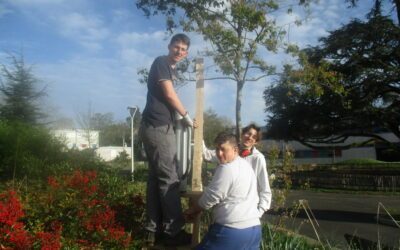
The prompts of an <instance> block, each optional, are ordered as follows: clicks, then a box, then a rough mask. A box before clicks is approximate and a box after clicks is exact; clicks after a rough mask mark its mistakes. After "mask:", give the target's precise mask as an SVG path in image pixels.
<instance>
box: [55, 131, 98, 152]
mask: <svg viewBox="0 0 400 250" xmlns="http://www.w3.org/2000/svg"><path fill="white" fill-rule="evenodd" d="M53 133H54V135H55V136H56V137H58V138H59V139H60V140H61V141H63V142H65V144H66V145H67V147H68V148H69V149H72V148H76V149H78V150H82V149H86V148H97V147H98V146H99V131H95V130H92V131H90V133H88V132H87V131H86V130H83V129H60V130H53Z"/></svg>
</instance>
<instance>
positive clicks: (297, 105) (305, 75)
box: [264, 13, 400, 150]
mask: <svg viewBox="0 0 400 250" xmlns="http://www.w3.org/2000/svg"><path fill="white" fill-rule="evenodd" d="M320 42H321V45H320V46H316V47H312V48H309V49H305V50H303V51H302V53H301V54H300V57H299V58H300V60H299V62H300V66H301V67H300V69H295V68H294V67H291V66H286V69H285V72H284V74H283V75H282V77H281V78H280V81H279V83H278V84H277V85H276V86H274V87H271V88H268V89H266V91H265V92H264V97H265V100H266V105H267V111H268V112H270V115H269V116H268V120H269V125H268V136H270V137H275V138H277V137H280V138H285V139H294V140H298V141H300V142H302V143H303V144H306V145H308V146H311V147H316V145H315V144H313V143H330V144H335V143H339V142H344V141H345V140H346V139H347V138H348V137H350V136H366V137H368V138H369V139H367V140H365V141H364V142H362V143H361V144H367V143H369V142H371V141H374V140H375V141H376V140H378V141H381V142H385V143H387V144H388V145H390V146H391V147H393V148H396V147H397V150H399V147H398V145H397V146H396V145H395V144H392V143H390V142H389V141H386V140H385V139H384V138H382V137H381V136H379V134H378V133H377V130H378V129H379V130H382V129H384V130H386V131H390V132H392V133H393V134H395V135H396V136H397V137H398V138H399V139H400V131H399V125H400V124H399V121H400V27H399V26H397V25H395V24H394V23H393V21H392V20H391V19H389V18H387V17H383V16H381V15H380V14H379V13H378V14H377V15H376V16H374V17H372V18H371V19H369V20H368V21H367V22H361V21H359V20H353V21H352V22H350V23H349V24H347V25H345V26H344V27H342V28H340V29H338V30H336V31H333V32H331V33H330V35H329V36H328V37H326V38H321V39H320ZM351 146H354V145H345V146H344V147H351Z"/></svg>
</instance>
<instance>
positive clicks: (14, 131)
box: [0, 121, 105, 180]
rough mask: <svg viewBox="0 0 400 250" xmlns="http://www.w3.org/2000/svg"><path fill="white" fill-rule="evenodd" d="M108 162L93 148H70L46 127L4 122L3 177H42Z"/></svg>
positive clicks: (0, 136) (0, 145) (0, 140)
mask: <svg viewBox="0 0 400 250" xmlns="http://www.w3.org/2000/svg"><path fill="white" fill-rule="evenodd" d="M104 165H105V164H104V163H103V162H102V161H101V160H100V159H99V158H98V157H97V156H96V155H95V153H94V151H93V150H91V149H87V150H83V151H78V150H68V149H67V148H66V146H65V145H64V144H63V143H62V142H61V141H59V140H58V139H57V138H56V137H54V136H53V135H52V134H51V132H50V131H49V130H47V129H45V128H43V127H40V126H31V125H27V124H25V123H21V122H6V121H0V176H1V179H3V180H8V179H12V178H13V179H22V178H27V179H28V180H34V179H41V178H45V177H47V176H49V175H53V174H56V173H60V174H62V173H65V172H66V171H71V170H72V169H83V170H90V169H98V168H102V167H103V166H104Z"/></svg>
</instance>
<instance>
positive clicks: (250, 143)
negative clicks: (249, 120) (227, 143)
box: [241, 128, 258, 148]
mask: <svg viewBox="0 0 400 250" xmlns="http://www.w3.org/2000/svg"><path fill="white" fill-rule="evenodd" d="M241 139H242V146H243V147H245V148H252V147H254V145H256V144H257V139H258V133H257V130H255V129H254V128H251V129H250V130H249V131H247V132H246V133H243V134H242V138H241Z"/></svg>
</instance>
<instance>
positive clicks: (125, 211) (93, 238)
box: [23, 170, 144, 249]
mask: <svg viewBox="0 0 400 250" xmlns="http://www.w3.org/2000/svg"><path fill="white" fill-rule="evenodd" d="M143 193H144V186H143V185H135V186H134V185H133V184H130V183H127V182H126V181H124V180H122V179H121V178H119V176H118V175H117V174H116V173H115V172H112V171H101V172H96V171H79V170H74V171H72V172H69V173H67V174H65V175H57V176H51V177H49V178H48V181H47V185H43V184H40V182H38V183H37V185H32V186H31V187H30V188H29V189H28V190H26V192H24V193H23V196H24V205H25V211H26V216H25V218H24V221H25V222H26V227H27V229H28V230H29V231H31V232H35V231H42V230H44V231H51V230H52V227H53V225H55V224H57V225H58V228H61V236H62V239H63V247H66V248H68V249H69V248H72V249H75V248H77V249H82V248H96V249H98V248H99V249H127V248H128V247H129V246H131V247H133V246H134V245H135V244H137V243H138V242H139V241H140V240H139V238H138V237H137V236H138V235H139V231H140V230H141V229H142V228H143V224H142V223H143V214H144V195H143ZM131 234H132V237H133V238H134V239H136V243H134V244H131V243H130V240H131Z"/></svg>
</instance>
